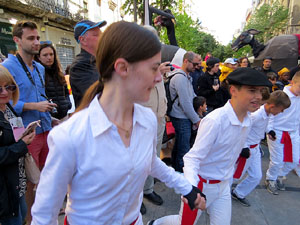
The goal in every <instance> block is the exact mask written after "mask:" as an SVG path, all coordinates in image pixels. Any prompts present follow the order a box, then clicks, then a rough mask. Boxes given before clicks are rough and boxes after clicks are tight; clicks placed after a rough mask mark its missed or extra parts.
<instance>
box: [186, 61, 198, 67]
mask: <svg viewBox="0 0 300 225" xmlns="http://www.w3.org/2000/svg"><path fill="white" fill-rule="evenodd" d="M189 62H190V63H192V64H193V66H194V67H195V66H198V65H201V64H200V63H195V62H192V61H189Z"/></svg>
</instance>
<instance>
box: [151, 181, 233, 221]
mask: <svg viewBox="0 0 300 225" xmlns="http://www.w3.org/2000/svg"><path fill="white" fill-rule="evenodd" d="M203 193H204V194H205V195H206V210H207V213H208V214H209V218H210V224H211V225H230V220H231V195H230V185H229V181H222V182H220V183H218V184H206V183H203ZM185 207H188V206H187V205H186V204H184V203H183V202H181V207H180V211H179V215H171V216H165V217H162V218H160V219H157V220H155V222H154V224H153V225H195V224H196V223H197V221H198V219H199V217H200V215H201V213H202V211H201V210H194V211H191V210H189V211H190V212H192V213H194V214H195V215H190V214H189V213H186V211H185ZM187 211H188V210H187ZM193 216H194V218H193V219H191V218H190V217H193ZM187 220H188V222H187Z"/></svg>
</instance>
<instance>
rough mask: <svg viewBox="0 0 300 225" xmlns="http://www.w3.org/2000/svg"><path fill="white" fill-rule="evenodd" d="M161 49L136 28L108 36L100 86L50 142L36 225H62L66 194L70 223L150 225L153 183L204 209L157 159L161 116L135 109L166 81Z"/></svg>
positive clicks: (101, 49) (114, 29)
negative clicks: (147, 185)
mask: <svg viewBox="0 0 300 225" xmlns="http://www.w3.org/2000/svg"><path fill="white" fill-rule="evenodd" d="M160 49H161V45H160V42H159V40H158V39H157V37H156V36H155V35H154V34H152V33H151V32H150V31H147V30H146V29H144V28H142V27H141V26H138V25H136V24H134V23H128V22H124V21H121V22H117V23H114V24H112V25H111V26H109V27H108V28H107V29H106V31H105V32H104V33H103V34H102V36H101V38H100V40H99V45H98V50H97V55H96V60H97V68H98V70H99V72H100V74H101V76H100V77H101V78H100V80H99V81H97V82H95V83H94V84H93V85H92V86H91V87H90V89H89V90H88V91H87V93H86V95H85V97H84V98H83V100H82V103H81V105H80V106H79V108H78V109H77V112H76V113H75V114H74V115H73V116H72V117H71V118H70V119H69V120H68V121H66V122H64V123H63V124H61V125H60V126H58V127H55V128H54V129H53V130H52V131H51V133H50V134H49V138H48V144H49V149H50V150H49V155H48V158H47V162H46V166H45V168H44V170H43V172H42V175H41V181H40V184H39V186H38V189H37V194H36V201H35V204H34V206H33V209H32V215H33V220H32V224H47V225H48V224H57V215H58V212H59V208H60V206H61V205H62V203H63V199H64V196H65V194H66V193H67V192H68V202H67V207H66V216H67V221H66V223H69V224H71V225H74V224H80V225H84V224H89V225H94V224H97V225H99V224H126V225H129V224H136V225H140V224H143V222H142V217H141V215H140V213H139V210H140V206H141V203H142V198H143V193H142V191H143V186H144V182H145V180H146V178H147V176H148V175H151V176H153V177H156V178H158V179H160V180H161V181H163V182H165V183H166V185H167V186H169V187H173V188H174V189H175V191H176V192H178V193H181V194H182V195H184V196H185V197H186V198H183V199H184V201H185V202H186V203H189V205H190V206H191V207H193V206H195V207H196V208H201V209H204V208H205V199H204V198H203V197H201V196H200V194H197V192H199V191H198V190H197V189H196V188H195V187H192V185H191V184H190V183H189V182H187V180H186V179H185V178H184V177H183V176H182V175H180V174H178V173H176V172H175V171H174V170H173V169H171V168H169V167H167V166H166V165H165V164H164V163H163V162H162V161H161V160H160V159H159V158H158V157H157V156H156V131H157V122H156V118H155V115H154V114H153V112H152V111H151V109H148V108H145V107H143V106H141V105H139V104H136V103H140V102H145V101H147V100H148V99H149V95H150V92H151V89H152V88H153V87H154V86H155V84H156V83H158V82H160V81H161V73H160V59H161V54H160Z"/></svg>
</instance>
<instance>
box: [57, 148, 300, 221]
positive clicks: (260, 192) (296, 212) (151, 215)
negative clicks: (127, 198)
mask: <svg viewBox="0 0 300 225" xmlns="http://www.w3.org/2000/svg"><path fill="white" fill-rule="evenodd" d="M262 149H263V151H264V152H265V155H264V157H263V158H262V167H263V179H262V180H261V182H260V185H258V186H257V187H256V189H255V190H254V191H253V192H252V193H251V194H250V195H249V196H248V197H247V199H248V200H249V201H250V203H251V207H244V206H242V205H241V204H240V203H238V202H237V201H236V200H232V219H231V224H232V225H300V178H299V177H298V176H297V175H296V174H295V173H294V172H291V173H290V174H289V175H288V176H287V180H286V181H285V183H286V191H279V195H277V196H276V195H272V194H270V193H269V192H268V191H267V190H266V188H265V185H264V180H265V173H266V170H267V168H268V165H269V153H268V149H267V147H266V146H264V145H262ZM154 189H155V192H156V193H158V194H159V195H160V196H161V197H162V198H163V200H164V203H163V204H162V205H161V206H156V205H154V204H152V203H151V202H149V201H148V200H147V199H144V204H145V206H146V209H147V212H146V214H145V215H144V216H143V221H144V224H145V225H146V224H147V222H148V221H149V220H152V219H157V218H160V217H162V216H166V215H174V214H178V211H179V208H180V201H181V200H180V195H178V194H176V193H175V192H174V191H173V190H172V189H169V188H168V187H166V186H165V185H164V184H163V183H161V182H157V183H156V184H155V187H154ZM59 224H61V225H62V224H63V216H60V218H59ZM197 225H209V216H208V215H207V214H206V213H203V214H202V215H201V217H200V220H199V221H198V223H197Z"/></svg>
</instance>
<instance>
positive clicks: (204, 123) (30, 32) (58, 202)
mask: <svg viewBox="0 0 300 225" xmlns="http://www.w3.org/2000/svg"><path fill="white" fill-rule="evenodd" d="M105 25H106V21H101V22H98V23H94V22H92V21H89V20H82V21H80V22H78V23H77V24H76V25H75V27H74V38H75V40H76V41H77V42H78V43H79V45H80V48H81V51H80V53H79V54H78V55H77V56H76V57H75V59H74V61H73V63H72V64H71V65H69V66H68V68H67V72H66V73H64V72H63V70H62V66H61V64H60V62H59V59H58V56H57V53H56V50H55V47H54V45H53V44H52V42H51V41H40V36H39V34H38V29H37V25H36V24H35V23H34V22H32V21H19V22H17V23H16V25H15V26H14V28H13V40H14V42H15V43H16V45H17V46H18V52H17V54H15V55H13V54H9V55H8V57H7V58H6V59H4V60H3V62H2V63H1V65H0V140H1V142H0V185H1V190H0V202H1V204H0V224H2V225H10V224H14V225H22V224H24V223H26V224H34V225H35V224H57V218H58V215H59V214H61V213H63V214H65V224H71V225H72V224H86V223H90V224H120V225H121V224H130V225H133V224H135V225H139V224H143V222H142V214H145V213H146V208H145V205H144V204H143V198H146V199H148V200H150V201H151V202H152V203H154V204H156V205H161V204H163V199H162V198H161V196H160V195H159V193H156V192H154V179H155V178H156V179H158V180H160V181H162V182H164V183H165V184H166V185H167V186H168V187H169V188H174V189H175V191H176V192H177V193H179V194H181V195H182V196H183V197H182V202H181V207H180V211H179V213H178V215H172V216H166V217H162V218H158V219H156V220H152V221H149V222H148V224H149V225H159V224H174V225H175V224H183V225H193V224H195V223H196V222H197V220H198V219H199V217H200V215H201V213H202V211H203V210H207V212H208V214H209V216H210V223H211V224H214V225H220V224H222V225H223V224H225V225H229V224H230V221H231V199H234V200H236V201H238V202H239V203H241V204H242V205H244V206H247V207H249V206H251V203H250V201H249V200H248V199H247V198H246V196H248V195H249V193H251V191H253V190H254V189H255V187H256V186H257V185H258V184H259V182H260V180H261V179H262V168H261V154H262V151H261V150H260V142H261V140H262V139H265V138H266V139H267V143H268V148H269V152H270V163H269V168H268V170H267V173H266V180H265V184H266V189H267V190H268V191H269V192H270V193H271V194H274V195H278V194H279V192H278V190H281V191H283V190H285V179H286V175H287V174H288V173H289V172H290V171H291V170H294V169H295V170H296V172H297V173H298V174H299V175H300V171H299V170H300V169H299V168H300V167H299V159H300V156H299V151H300V149H299V147H300V137H299V128H300V116H299V112H300V72H299V70H300V67H299V66H297V67H296V68H290V69H288V68H286V67H283V68H282V69H281V70H280V71H274V70H273V69H272V67H271V66H272V58H271V57H265V58H264V60H263V63H262V66H261V67H258V68H252V67H251V64H250V61H249V59H248V58H247V57H242V58H240V59H235V58H227V59H226V60H225V61H224V62H223V63H222V62H221V61H220V59H218V58H216V57H214V56H213V55H212V54H211V53H207V55H206V56H205V59H204V60H202V57H201V55H199V54H197V53H194V52H191V51H187V52H185V53H184V54H183V55H182V60H181V62H180V63H179V64H176V65H175V64H170V61H171V59H170V61H167V62H161V50H162V48H161V46H162V44H161V43H160V41H159V38H158V35H157V32H156V30H155V29H154V28H153V27H151V26H144V27H143V26H139V25H137V24H135V23H129V22H125V21H121V22H116V23H113V24H111V25H110V26H108V27H107V28H106V29H105V31H104V32H102V31H101V29H100V28H101V27H103V26H105ZM65 75H67V76H65ZM166 84H167V85H166ZM70 93H72V94H73V97H74V105H75V108H76V111H75V112H74V113H72V114H70V113H69V110H70V109H71V108H72V100H71V99H70V96H69V94H70ZM73 107H74V106H73ZM34 121H37V122H38V123H39V125H40V126H37V128H36V129H33V130H32V131H31V132H29V133H28V132H26V133H25V135H22V133H23V132H24V130H25V128H26V127H27V126H28V125H29V124H30V123H32V122H34ZM166 121H168V122H169V123H171V124H172V126H173V128H174V129H175V143H174V147H173V150H172V156H171V167H170V166H167V165H166V164H165V163H164V162H162V161H161V160H160V151H161V149H162V142H163V136H164V133H165V132H166ZM28 155H31V156H32V157H33V159H34V162H35V164H36V166H37V167H38V169H39V170H40V171H41V176H40V180H39V183H38V184H34V183H33V182H32V181H30V180H26V169H25V164H26V162H25V157H27V156H28ZM172 167H173V168H172ZM246 174H247V175H246ZM245 175H246V176H245ZM242 178H243V179H242ZM233 183H238V184H237V186H236V187H235V188H234V189H233V188H232V184H233ZM66 195H67V203H66V208H65V209H64V208H63V205H64V199H65V196H66Z"/></svg>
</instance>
